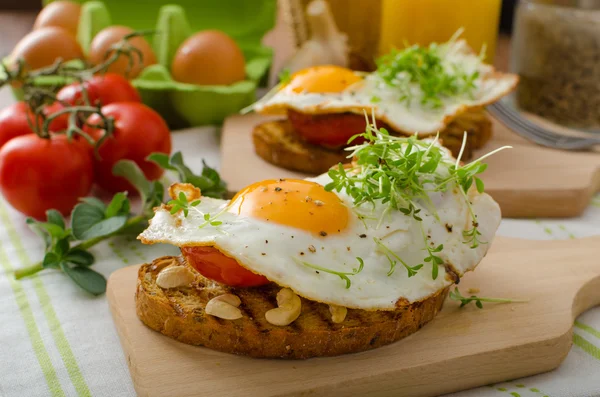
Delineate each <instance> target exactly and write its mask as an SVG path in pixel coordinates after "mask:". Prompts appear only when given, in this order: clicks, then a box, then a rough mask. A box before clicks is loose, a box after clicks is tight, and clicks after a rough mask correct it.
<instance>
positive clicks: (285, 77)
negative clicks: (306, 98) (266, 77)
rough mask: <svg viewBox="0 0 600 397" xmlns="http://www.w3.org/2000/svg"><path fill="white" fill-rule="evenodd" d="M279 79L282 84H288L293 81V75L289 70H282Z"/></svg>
mask: <svg viewBox="0 0 600 397" xmlns="http://www.w3.org/2000/svg"><path fill="white" fill-rule="evenodd" d="M278 77H279V82H280V83H281V84H287V83H289V82H290V81H292V73H291V72H290V70H289V69H288V68H285V69H282V70H281V72H279V76H278Z"/></svg>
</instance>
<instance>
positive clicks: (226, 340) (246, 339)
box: [135, 257, 449, 359]
mask: <svg viewBox="0 0 600 397" xmlns="http://www.w3.org/2000/svg"><path fill="white" fill-rule="evenodd" d="M168 265H176V266H187V264H186V263H185V260H184V259H183V258H182V257H162V258H158V259H156V260H155V261H153V262H152V263H150V264H145V265H142V267H141V268H140V270H139V273H138V285H137V290H136V294H135V301H136V309H137V315H138V317H139V318H140V320H142V322H143V323H144V324H146V325H147V326H148V327H150V328H152V329H154V330H156V331H158V332H161V333H162V334H164V335H166V336H169V337H171V338H174V339H177V340H178V341H180V342H184V343H188V344H191V345H198V346H205V347H208V348H211V349H214V350H219V351H222V352H226V353H234V354H242V355H247V356H251V357H256V358H286V359H305V358H310V357H323V356H335V355H340V354H345V353H354V352H360V351H364V350H369V349H373V348H376V347H380V346H383V345H387V344H390V343H392V342H395V341H397V340H399V339H402V338H404V337H406V336H408V335H410V334H412V333H414V332H416V331H418V330H419V329H420V328H421V327H423V326H424V325H425V324H427V323H428V322H429V321H431V320H432V319H433V318H434V317H435V315H436V314H437V313H438V312H439V311H440V310H441V309H442V305H443V303H444V300H445V299H446V296H447V295H448V290H449V288H445V289H443V290H440V291H438V292H437V293H436V294H434V295H432V296H430V297H429V298H427V299H425V300H422V301H419V302H416V303H412V304H408V303H407V304H405V305H404V306H401V307H399V308H398V309H397V310H395V311H365V310H356V309H348V313H347V315H346V318H345V320H344V321H343V322H342V323H337V324H336V323H333V322H332V321H331V314H330V312H329V306H328V305H325V304H323V303H318V302H313V301H309V300H306V299H304V298H300V299H301V301H302V312H301V314H300V317H298V319H297V320H296V321H294V322H293V323H292V324H290V325H288V326H282V327H280V326H275V325H272V324H270V323H269V322H267V321H266V319H265V313H266V312H267V311H268V310H270V309H272V308H275V307H277V303H276V295H277V292H278V291H279V290H280V287H278V286H277V285H275V284H269V285H266V286H262V287H255V288H230V287H227V286H223V285H220V284H217V283H215V282H213V281H210V280H208V279H206V278H204V277H202V276H201V275H200V274H199V273H197V272H195V271H194V274H195V275H196V276H195V277H196V278H195V280H194V281H193V282H192V283H191V284H190V285H187V286H184V287H179V288H171V289H163V288H160V287H159V286H158V285H156V277H157V275H158V273H159V272H160V271H161V270H162V269H163V268H164V267H166V266H168ZM224 293H230V294H234V295H237V296H238V297H239V298H240V300H241V302H242V303H241V305H240V307H239V308H240V309H241V311H242V314H243V317H242V318H241V319H237V320H223V319H220V318H217V317H213V316H211V315H208V314H206V313H205V312H204V308H205V306H206V304H207V302H208V301H209V300H210V299H212V298H214V297H216V296H218V295H222V294H224Z"/></svg>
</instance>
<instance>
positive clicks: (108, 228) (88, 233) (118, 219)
mask: <svg viewBox="0 0 600 397" xmlns="http://www.w3.org/2000/svg"><path fill="white" fill-rule="evenodd" d="M126 222H127V216H125V215H119V216H113V217H112V218H107V219H103V220H101V221H100V222H98V223H96V224H94V225H92V226H91V227H90V228H89V229H87V230H85V231H83V232H82V233H81V234H80V237H81V240H89V239H92V238H97V237H102V236H109V235H111V234H113V233H116V232H118V231H119V230H121V228H122V227H123V226H125V223H126Z"/></svg>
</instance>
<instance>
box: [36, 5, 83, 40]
mask: <svg viewBox="0 0 600 397" xmlns="http://www.w3.org/2000/svg"><path fill="white" fill-rule="evenodd" d="M80 13H81V5H79V4H77V3H73V2H71V1H53V2H52V3H50V4H48V5H47V6H46V7H44V8H42V11H40V13H39V14H38V16H37V18H36V19H35V23H34V24H33V29H34V30H35V29H40V28H44V27H47V26H56V27H59V28H63V29H65V30H67V31H69V33H71V34H72V35H73V36H75V35H77V26H79V14H80Z"/></svg>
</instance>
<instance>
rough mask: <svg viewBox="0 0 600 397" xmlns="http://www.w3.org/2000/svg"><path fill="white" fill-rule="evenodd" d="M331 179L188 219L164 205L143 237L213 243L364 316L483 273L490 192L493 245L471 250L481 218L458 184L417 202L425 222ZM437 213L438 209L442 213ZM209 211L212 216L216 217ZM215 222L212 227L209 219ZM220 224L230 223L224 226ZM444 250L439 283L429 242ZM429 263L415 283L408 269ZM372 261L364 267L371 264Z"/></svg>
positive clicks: (300, 183) (260, 185) (292, 182)
mask: <svg viewBox="0 0 600 397" xmlns="http://www.w3.org/2000/svg"><path fill="white" fill-rule="evenodd" d="M329 182H331V178H330V177H329V175H328V174H323V175H321V176H319V177H316V178H313V179H307V180H296V179H279V180H265V181H261V182H257V183H255V184H253V185H250V186H248V187H246V188H244V189H242V190H241V191H240V192H239V193H238V194H237V195H236V196H235V197H234V198H233V199H232V200H230V201H229V200H219V199H212V198H208V197H202V198H201V202H200V204H198V205H197V206H195V207H191V208H190V210H189V213H188V215H187V216H185V215H184V214H183V213H182V212H181V211H180V212H178V213H175V214H171V213H170V210H169V208H168V206H163V207H162V208H157V209H156V210H155V216H154V217H153V219H152V220H151V222H150V225H149V227H148V228H147V229H146V230H145V231H144V232H143V233H142V234H141V235H140V237H139V239H140V240H142V242H144V243H146V244H153V243H168V244H172V245H175V246H178V247H190V246H212V247H215V248H216V249H218V250H219V251H220V252H221V253H223V254H225V255H226V256H228V257H231V258H233V259H235V260H236V261H237V262H238V263H239V264H240V265H241V266H243V267H244V268H246V269H248V270H250V271H252V272H254V273H256V274H260V275H263V276H265V277H266V278H268V279H269V280H270V281H272V282H275V283H276V284H278V285H280V286H281V287H289V288H291V289H292V290H294V291H295V292H296V293H297V294H298V295H300V296H303V297H305V298H307V299H310V300H313V301H318V302H322V303H326V304H334V305H339V306H345V307H348V308H356V309H364V310H394V309H397V307H398V306H399V305H402V304H406V303H412V302H416V301H420V300H423V299H425V298H427V297H429V296H430V295H432V294H434V293H436V292H438V291H439V290H440V289H443V288H445V287H447V286H449V285H451V284H453V283H454V282H455V281H457V278H459V277H461V276H462V275H463V274H464V273H465V272H466V271H469V270H473V269H474V268H475V267H476V266H477V264H478V263H479V262H480V261H481V259H482V258H483V256H484V255H485V254H486V252H487V249H488V247H489V245H490V243H491V242H492V239H493V237H494V234H495V232H496V229H497V228H498V225H499V223H500V218H501V216H500V208H499V206H498V204H497V203H496V202H495V201H494V200H493V199H492V198H491V197H490V196H489V195H487V194H485V193H483V194H480V193H478V192H477V191H476V190H475V189H472V190H471V191H469V200H470V201H471V203H472V209H473V212H474V214H475V216H476V218H477V223H478V224H479V231H480V232H481V234H482V235H481V240H482V241H484V242H485V243H483V244H481V245H479V246H478V247H477V248H471V247H470V246H469V245H468V244H465V243H464V237H463V231H464V230H468V229H470V228H471V225H472V223H473V219H471V215H470V212H469V210H468V208H467V205H466V204H465V198H464V196H463V195H462V192H461V191H459V189H458V188H457V187H456V186H452V185H451V186H450V188H449V189H447V190H446V191H445V192H431V193H429V196H428V199H424V200H417V201H416V205H417V207H418V209H420V210H421V212H420V215H421V218H422V222H418V221H416V220H415V219H414V218H412V217H409V216H406V215H404V214H403V213H402V212H400V211H397V210H393V211H390V210H389V206H388V205H386V204H384V203H382V202H381V201H376V202H375V204H374V205H370V204H362V205H359V206H355V204H354V202H353V199H352V197H351V196H350V195H348V194H347V192H346V191H344V190H342V191H341V192H339V193H338V192H334V191H327V190H325V188H324V186H325V185H326V184H327V183H329ZM431 208H435V210H432V209H431ZM207 214H208V215H207ZM207 219H208V220H209V221H207ZM219 222H220V223H219ZM426 242H427V244H430V245H431V247H438V246H439V245H440V244H443V245H444V249H443V250H442V251H441V252H440V253H439V256H440V257H441V258H442V259H443V261H444V265H443V266H440V267H439V273H438V275H437V277H436V278H435V279H434V278H433V277H432V269H433V267H432V264H431V263H430V262H426V261H424V259H425V257H426V256H427V250H426V249H425V244H426ZM400 260H401V261H403V262H404V263H405V264H406V265H407V266H410V267H413V266H416V265H418V264H422V265H423V267H422V268H420V269H419V270H418V271H417V273H416V274H415V275H413V276H411V277H409V273H408V271H407V269H406V268H405V267H404V265H403V264H402V263H401V262H400ZM361 263H362V268H361Z"/></svg>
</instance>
